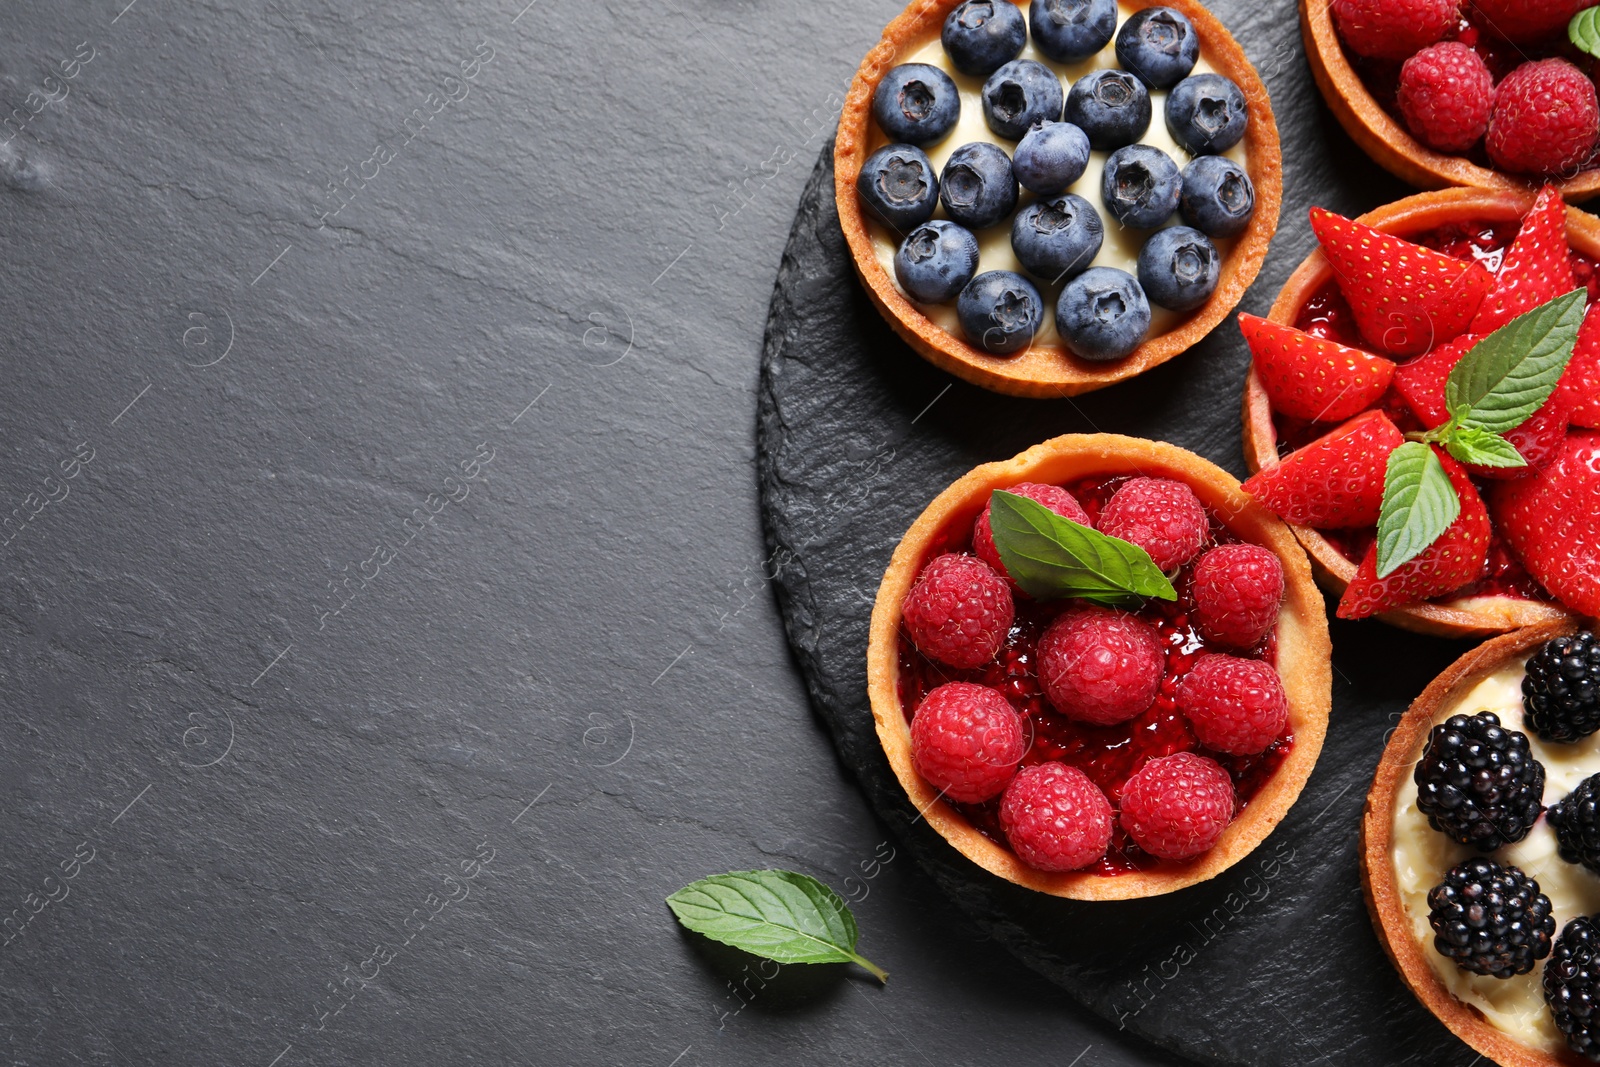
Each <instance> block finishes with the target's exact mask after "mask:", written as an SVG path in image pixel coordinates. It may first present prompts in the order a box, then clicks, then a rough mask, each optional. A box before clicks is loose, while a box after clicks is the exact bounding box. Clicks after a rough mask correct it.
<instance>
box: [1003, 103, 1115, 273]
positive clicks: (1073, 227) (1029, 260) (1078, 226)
mask: <svg viewBox="0 0 1600 1067" xmlns="http://www.w3.org/2000/svg"><path fill="white" fill-rule="evenodd" d="M1059 125H1062V126H1064V125H1066V124H1065V123H1060V124H1059ZM1105 236H1106V227H1105V223H1103V222H1101V221H1100V213H1099V212H1098V211H1096V210H1095V209H1094V205H1093V204H1091V203H1089V201H1087V200H1085V199H1084V198H1083V197H1081V196H1078V195H1076V194H1074V193H1064V194H1062V195H1060V196H1056V197H1051V198H1049V199H1042V200H1035V201H1034V202H1033V203H1031V204H1029V205H1028V206H1027V207H1025V208H1023V209H1022V210H1021V211H1019V212H1017V217H1016V218H1015V219H1013V220H1012V221H1011V250H1012V251H1013V252H1015V253H1016V256H1017V262H1019V263H1021V264H1022V265H1023V266H1024V267H1026V268H1027V269H1028V272H1029V273H1030V274H1033V275H1035V276H1037V277H1039V278H1042V279H1044V280H1045V281H1047V282H1052V283H1053V282H1058V281H1060V280H1061V279H1063V278H1068V277H1071V276H1072V275H1074V274H1077V273H1080V272H1082V271H1085V270H1088V269H1089V264H1090V263H1093V262H1094V257H1095V256H1097V255H1099V254H1100V245H1101V244H1102V243H1103V242H1104V241H1105Z"/></svg>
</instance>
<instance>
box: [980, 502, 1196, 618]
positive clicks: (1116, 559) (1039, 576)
mask: <svg viewBox="0 0 1600 1067" xmlns="http://www.w3.org/2000/svg"><path fill="white" fill-rule="evenodd" d="M989 526H990V528H991V529H992V530H993V531H994V547H995V549H996V550H997V551H999V553H1000V562H1001V563H1004V564H1005V565H1006V573H1008V574H1010V575H1011V577H1012V579H1013V580H1015V581H1016V583H1017V585H1019V586H1021V587H1022V591H1023V592H1025V593H1027V594H1028V595H1029V596H1031V597H1035V598H1037V599H1039V600H1054V599H1057V598H1060V597H1069V596H1075V597H1082V598H1083V599H1085V600H1090V601H1093V602H1094V603H1097V604H1122V603H1126V602H1127V601H1128V600H1129V599H1130V598H1132V597H1156V598H1158V599H1161V600H1177V599H1178V593H1177V590H1175V589H1173V588H1172V583H1171V582H1169V581H1167V576H1166V575H1164V574H1162V573H1161V569H1160V568H1159V567H1157V566H1156V565H1155V561H1154V560H1152V559H1151V558H1150V553H1148V552H1146V551H1145V550H1144V549H1142V548H1140V547H1139V546H1138V545H1135V544H1131V543H1129V542H1127V541H1124V540H1122V539H1121V538H1120V537H1111V536H1108V535H1107V534H1103V533H1101V532H1100V531H1098V530H1091V529H1090V528H1089V527H1087V526H1085V525H1083V524H1082V523H1077V522H1073V521H1072V520H1071V519H1067V518H1063V517H1061V516H1060V515H1057V514H1056V513H1055V512H1053V511H1051V510H1050V509H1049V508H1047V507H1045V506H1044V505H1043V504H1041V503H1039V502H1038V501H1036V500H1029V499H1028V498H1027V497H1025V496H1017V495H1016V494H1015V493H1007V492H1004V491H1003V490H998V489H997V490H995V492H994V494H993V495H992V496H991V497H990V501H989Z"/></svg>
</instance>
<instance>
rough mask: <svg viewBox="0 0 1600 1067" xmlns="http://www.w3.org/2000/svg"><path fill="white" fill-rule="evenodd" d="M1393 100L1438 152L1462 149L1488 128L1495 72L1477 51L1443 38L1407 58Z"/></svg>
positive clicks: (1409, 124)
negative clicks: (1492, 72)
mask: <svg viewBox="0 0 1600 1067" xmlns="http://www.w3.org/2000/svg"><path fill="white" fill-rule="evenodd" d="M1395 103H1396V104H1397V105H1398V106H1399V108H1400V115H1401V117H1402V118H1404V119H1405V120H1406V128H1407V129H1409V130H1410V131H1411V134H1412V136H1413V137H1415V138H1416V139H1417V140H1419V141H1421V142H1422V143H1423V144H1425V145H1427V146H1428V147H1429V148H1432V149H1435V150H1436V151H1439V152H1451V153H1459V152H1465V151H1467V150H1468V149H1470V148H1471V147H1472V146H1473V145H1475V144H1477V143H1478V142H1479V141H1481V140H1483V134H1484V131H1486V130H1487V129H1488V128H1489V113H1490V111H1491V110H1492V109H1493V107H1494V75H1492V74H1490V73H1489V66H1488V64H1487V63H1485V62H1484V61H1483V57H1482V56H1480V55H1478V53H1477V50H1476V49H1473V48H1470V47H1468V46H1467V45H1464V44H1462V43H1461V42H1460V41H1444V42H1441V43H1439V44H1436V45H1430V46H1429V47H1427V48H1424V49H1423V50H1422V51H1420V52H1418V53H1417V54H1416V55H1414V56H1412V57H1411V58H1410V59H1408V60H1406V61H1405V64H1404V65H1403V66H1402V67H1401V68H1400V88H1399V90H1398V91H1397V93H1396V94H1395Z"/></svg>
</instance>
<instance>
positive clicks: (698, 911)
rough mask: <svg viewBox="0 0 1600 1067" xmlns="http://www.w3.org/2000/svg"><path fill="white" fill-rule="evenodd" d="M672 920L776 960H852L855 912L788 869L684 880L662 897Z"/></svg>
mask: <svg viewBox="0 0 1600 1067" xmlns="http://www.w3.org/2000/svg"><path fill="white" fill-rule="evenodd" d="M667 907H669V908H671V909H672V914H674V915H676V916H677V917H678V922H680V923H682V924H683V925H684V926H686V927H688V928H689V929H690V930H693V931H694V932H695V933H697V934H704V935H705V936H706V937H709V938H711V940H713V941H720V942H722V943H723V944H724V945H732V946H733V947H734V948H737V949H743V950H744V951H745V952H749V953H751V954H753V955H756V956H761V957H764V958H766V959H769V960H776V961H777V962H778V963H858V964H860V965H861V966H862V967H865V968H866V969H867V970H868V971H870V972H871V973H872V976H873V977H874V978H876V979H877V980H878V981H880V982H887V981H888V980H889V972H888V971H885V970H884V969H883V968H881V967H878V966H876V965H875V964H872V963H869V962H868V961H867V960H865V959H863V958H862V957H860V956H859V955H857V954H856V939H857V937H858V936H859V933H858V931H857V930H856V920H855V916H854V915H852V914H850V909H849V907H848V906H846V904H845V902H844V901H843V900H842V899H841V898H840V897H839V894H837V893H835V892H834V891H833V890H831V889H829V888H828V887H827V886H825V885H823V884H822V883H821V882H819V881H817V880H816V879H815V878H812V877H811V876H810V875H806V874H796V873H795V872H794V871H731V872H729V873H728V874H716V875H712V876H711V877H710V878H702V879H700V880H699V881H698V882H690V883H689V884H688V885H686V886H684V887H683V888H682V889H680V890H678V891H677V892H676V893H674V894H672V895H671V896H670V897H668V898H667Z"/></svg>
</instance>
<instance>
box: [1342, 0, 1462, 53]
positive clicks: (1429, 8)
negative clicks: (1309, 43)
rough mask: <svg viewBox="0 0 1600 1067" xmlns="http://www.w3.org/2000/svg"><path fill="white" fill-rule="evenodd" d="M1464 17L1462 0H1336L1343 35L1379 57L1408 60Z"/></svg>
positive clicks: (1349, 42)
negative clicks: (1407, 58)
mask: <svg viewBox="0 0 1600 1067" xmlns="http://www.w3.org/2000/svg"><path fill="white" fill-rule="evenodd" d="M1460 17H1461V3H1460V0H1333V20H1334V22H1335V23H1336V24H1337V25H1338V27H1339V36H1341V37H1343V38H1344V43H1345V44H1347V45H1349V46H1350V47H1351V48H1353V49H1354V50H1355V51H1356V52H1358V53H1360V54H1361V55H1364V56H1371V57H1373V58H1375V59H1404V58H1406V57H1407V56H1409V55H1411V54H1413V53H1414V52H1416V51H1417V50H1418V49H1422V48H1426V47H1427V46H1428V45H1430V44H1432V43H1433V42H1435V41H1437V40H1438V39H1439V38H1441V37H1443V36H1444V35H1445V31H1446V30H1448V29H1450V28H1451V27H1452V26H1454V25H1456V23H1457V22H1458V21H1459V19H1460Z"/></svg>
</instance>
